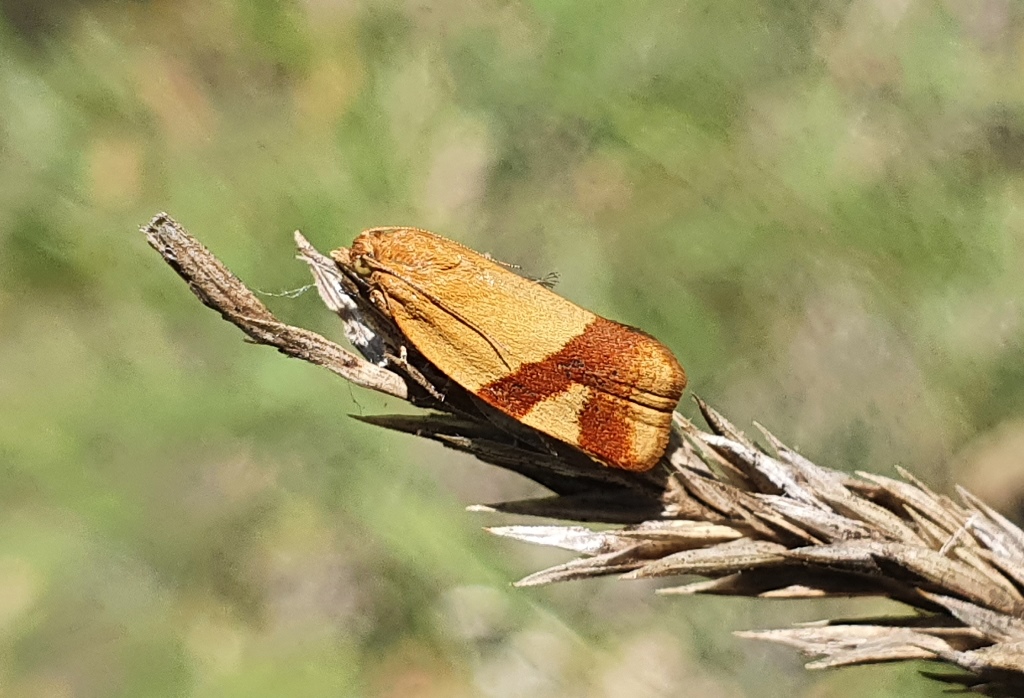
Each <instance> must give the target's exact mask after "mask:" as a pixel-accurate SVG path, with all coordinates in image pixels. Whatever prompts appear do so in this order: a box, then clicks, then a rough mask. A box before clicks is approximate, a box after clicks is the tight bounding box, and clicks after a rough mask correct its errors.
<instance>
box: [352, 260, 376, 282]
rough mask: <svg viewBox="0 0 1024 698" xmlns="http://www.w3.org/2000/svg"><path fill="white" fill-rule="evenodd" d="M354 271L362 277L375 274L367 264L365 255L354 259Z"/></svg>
mask: <svg viewBox="0 0 1024 698" xmlns="http://www.w3.org/2000/svg"><path fill="white" fill-rule="evenodd" d="M352 271H354V272H355V273H356V274H359V276H362V277H367V276H369V275H370V274H372V273H373V269H372V268H371V267H370V265H369V264H367V262H366V257H365V256H363V255H359V256H357V257H353V258H352Z"/></svg>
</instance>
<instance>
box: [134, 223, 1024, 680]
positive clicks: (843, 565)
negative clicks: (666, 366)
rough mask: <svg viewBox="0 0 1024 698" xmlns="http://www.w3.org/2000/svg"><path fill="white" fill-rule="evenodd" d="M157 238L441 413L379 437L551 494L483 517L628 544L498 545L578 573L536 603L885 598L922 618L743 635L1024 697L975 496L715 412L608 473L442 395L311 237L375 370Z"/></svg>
mask: <svg viewBox="0 0 1024 698" xmlns="http://www.w3.org/2000/svg"><path fill="white" fill-rule="evenodd" d="M143 232H144V233H145V234H146V236H147V238H148V240H149V242H150V244H151V245H152V246H153V247H154V249H156V250H157V251H158V252H159V253H160V254H161V255H162V256H163V258H164V260H165V261H166V262H167V263H168V264H170V265H171V267H173V268H174V270H175V271H176V272H177V273H178V274H179V275H180V276H181V277H182V278H183V279H185V281H186V282H187V283H188V285H189V288H190V289H191V290H192V291H193V293H195V294H196V295H197V296H198V297H199V299H200V300H201V301H202V302H203V303H204V304H206V305H207V306H209V307H211V308H213V309H214V310H217V311H218V312H219V313H220V314H221V315H222V316H223V317H224V318H225V319H226V320H228V321H229V322H231V323H233V324H235V325H236V326H238V327H239V328H240V329H241V330H242V331H243V332H245V333H246V334H247V335H248V336H249V337H250V338H251V339H252V340H253V341H254V342H256V343H259V344H267V345H269V346H273V347H275V348H276V349H278V350H279V351H281V352H282V353H284V354H287V355H289V356H293V357H296V358H299V359H302V360H304V361H309V362H311V363H314V364H317V365H319V366H324V367H326V368H328V369H329V370H331V371H333V372H334V373H337V374H338V375H340V376H342V377H343V378H345V379H347V380H349V381H351V382H353V383H355V384H357V385H361V386H363V387H366V388H370V389H372V390H377V391H380V392H383V393H386V394H388V395H393V396H397V397H401V398H403V399H405V400H408V401H409V402H410V403H412V404H414V405H416V406H418V407H422V408H424V409H426V410H429V411H428V412H426V413H424V414H420V415H394V416H377V417H361V418H360V419H362V420H363V421H365V422H369V423H371V424H376V425H379V426H382V427H386V428H388V429H392V430H396V431H402V432H406V433H409V434H414V435H416V436H419V437H422V438H428V439H433V440H435V441H439V442H441V443H443V444H444V445H446V446H448V447H449V448H453V449H456V450H459V451H464V452H466V453H470V454H473V455H474V456H476V457H477V458H479V459H480V460H483V461H485V462H487V463H491V464H493V465H496V466H498V467H501V468H506V469H508V470H512V471H515V472H517V473H520V474H522V475H524V476H526V477H528V478H530V479H532V480H534V481H536V482H538V483H540V484H541V485H544V486H545V487H546V488H548V489H549V490H550V491H551V493H552V494H551V496H549V497H544V498H539V499H530V500H525V501H515V502H504V503H501V504H492V505H489V506H487V507H482V506H481V507H474V509H487V510H494V511H502V512H508V513H513V514H521V515H531V516H544V517H550V518H556V519H563V520H569V521H575V522H592V523H601V524H618V525H619V527H618V528H615V529H612V530H608V529H607V527H606V526H604V527H602V528H601V529H599V530H595V529H591V528H588V527H585V526H580V525H565V526H552V525H544V526H531V525H517V526H504V527H500V528H493V529H491V531H492V533H494V534H496V535H499V536H503V537H506V538H513V539H517V540H520V541H524V542H527V543H533V544H539V545H547V546H553V547H558V548H563V549H565V550H568V551H570V552H572V553H573V554H575V555H577V556H578V557H577V558H575V559H573V560H571V561H570V562H567V563H565V564H562V565H558V566H556V567H552V568H550V569H547V570H543V571H540V572H537V573H534V574H532V575H530V576H528V577H526V578H525V579H522V580H520V581H519V582H518V584H519V585H521V586H530V585H540V584H550V583H553V582H563V581H569V580H576V579H584V578H588V577H599V576H606V575H619V576H621V577H623V578H628V579H637V578H644V577H684V576H692V575H697V576H700V577H703V578H704V579H703V580H701V581H696V582H689V583H684V584H681V585H678V586H671V587H667V588H664V589H661V593H663V594H676V595H678V594H718V595H733V596H748V597H761V598H773V599H779V598H786V599H801V598H821V597H840V596H881V597H887V598H890V599H894V600H896V601H899V602H901V603H903V604H905V605H906V606H907V607H908V613H907V614H906V615H903V616H898V617H885V618H876V619H858V620H856V621H844V620H826V621H822V622H819V623H814V624H810V625H800V626H796V627H792V628H786V629H778V630H766V631H758V632H746V633H741V636H743V637H750V638H756V639H761V640H771V641H774V642H779V643H784V644H788V645H792V646H794V647H796V648H798V649H799V650H801V651H802V652H804V653H806V654H808V655H811V656H814V657H817V658H818V659H816V660H815V661H812V662H810V663H809V664H808V665H807V666H808V668H816V669H817V668H826V667H838V666H848V665H855V664H875V663H880V662H892V661H903V660H911V659H925V660H932V661H937V662H942V663H945V664H948V665H952V666H954V667H958V668H959V669H961V670H962V671H959V672H955V673H941V674H940V673H933V672H928V673H927V675H928V676H930V677H932V678H935V679H938V680H941V681H944V682H948V683H950V684H956V685H959V686H962V687H966V688H968V689H970V690H973V691H974V692H977V693H981V694H984V695H991V696H1020V695H1024V594H1022V590H1024V532H1022V531H1021V529H1019V528H1018V527H1017V526H1015V525H1014V524H1013V523H1011V522H1010V521H1009V520H1007V519H1006V518H1005V517H1003V516H1001V515H1000V514H999V513H998V512H996V511H994V510H992V509H991V508H990V507H988V506H986V505H985V504H984V503H983V502H981V501H979V500H978V499H977V498H975V497H974V496H972V495H971V494H970V493H968V492H966V491H964V490H962V489H958V491H957V496H956V498H952V497H949V496H946V495H942V494H938V493H935V492H933V491H931V490H930V489H928V488H927V487H926V486H925V485H924V484H923V483H921V482H919V481H917V480H916V479H915V478H914V477H913V476H912V475H911V474H910V473H907V472H905V471H902V470H899V475H900V478H901V479H894V478H890V477H885V476H882V475H874V474H869V473H858V474H857V475H856V476H853V475H849V474H846V473H843V472H839V471H836V470H831V469H828V468H824V467H821V466H818V465H815V464H814V463H811V462H810V461H808V460H807V459H806V458H804V457H803V456H801V455H800V454H798V453H796V452H795V451H793V450H792V449H790V448H788V447H787V446H786V445H785V444H784V443H782V442H781V441H780V440H779V439H777V438H776V437H775V436H773V435H772V434H770V433H769V432H767V431H766V430H764V429H763V428H761V427H758V429H759V430H760V432H761V435H762V437H763V443H764V446H761V445H759V444H756V443H755V442H754V441H753V440H751V439H750V438H748V437H747V436H746V435H745V434H744V433H743V432H741V431H740V430H739V429H737V428H736V427H734V426H733V425H732V424H730V423H729V421H728V420H726V419H725V417H723V416H722V415H720V414H719V413H717V412H716V411H715V410H713V409H712V408H711V407H709V406H708V405H707V404H705V403H704V402H702V401H700V400H699V399H698V400H697V404H698V406H699V408H700V411H701V413H702V415H703V416H704V419H705V420H706V421H707V423H708V426H709V431H704V430H703V429H701V428H699V427H697V426H696V425H694V424H693V423H691V422H690V421H688V420H686V419H685V418H684V417H682V416H680V415H678V414H677V415H676V418H675V423H674V425H673V435H672V443H671V445H670V447H669V450H668V452H667V454H666V455H665V457H664V458H663V459H662V462H661V464H660V465H659V466H658V467H656V468H654V469H653V470H650V471H648V472H645V473H634V472H627V471H623V470H618V469H614V468H607V467H602V466H600V465H598V464H596V463H595V462H594V461H592V460H590V459H589V458H588V457H586V456H585V455H583V454H582V453H580V452H578V451H575V450H574V449H572V448H571V447H569V446H567V445H565V444H562V443H560V442H557V441H554V440H553V439H551V438H549V437H546V436H544V435H543V434H541V433H539V432H536V431H534V430H532V429H530V428H528V427H525V426H523V425H522V424H520V423H518V422H516V421H514V420H512V419H510V418H508V417H506V416H504V415H502V414H501V413H499V412H497V411H496V410H494V409H492V408H490V407H488V406H487V405H486V404H484V403H483V402H481V401H480V400H478V399H476V398H475V397H474V396H472V395H471V394H469V393H467V392H466V391H464V390H462V389H461V388H459V386H458V385H456V384H455V383H453V382H451V381H449V380H448V379H447V378H445V376H444V375H443V374H440V373H439V372H438V371H437V370H436V369H435V368H434V367H433V366H431V365H430V364H429V363H428V362H427V361H426V360H425V359H424V358H423V357H422V356H419V355H418V354H417V353H416V352H415V351H414V350H413V349H412V348H410V347H406V346H405V345H404V344H403V340H402V335H401V333H400V332H399V331H398V329H397V328H396V327H395V325H394V324H393V323H390V322H389V321H388V318H386V317H383V316H382V315H381V314H380V313H379V312H378V311H376V310H375V309H374V306H373V305H372V304H370V303H369V301H368V299H367V295H366V294H367V289H366V286H365V285H364V284H363V282H362V281H361V279H360V278H359V277H358V276H357V275H356V274H354V273H352V272H351V270H347V269H344V268H341V267H339V266H338V265H337V264H336V263H335V262H334V261H333V260H331V259H330V258H328V257H325V256H323V255H321V254H320V253H318V252H317V251H316V250H315V249H313V247H312V246H311V245H310V244H309V243H308V242H307V241H306V240H305V239H304V238H303V237H302V236H301V235H299V234H298V233H296V241H297V243H298V246H299V258H300V259H302V260H303V261H305V262H306V263H307V264H308V265H309V266H310V269H311V270H312V272H313V276H314V279H315V281H316V285H317V289H318V290H319V292H320V295H321V298H323V300H324V302H325V303H326V305H327V306H328V307H329V308H330V309H331V310H333V311H334V312H335V313H337V314H338V315H339V316H340V317H341V319H342V321H343V324H344V329H345V334H346V336H347V337H348V338H349V339H350V341H351V342H352V344H353V346H354V347H355V348H356V349H357V350H358V351H359V352H360V353H361V356H357V355H356V354H353V353H351V352H349V351H347V350H345V349H343V348H342V347H340V346H338V345H336V344H334V343H333V342H331V341H329V340H327V339H325V338H324V337H321V336H320V335H317V334H315V333H313V332H309V331H308V330H304V329H300V328H295V327H291V326H289V325H286V324H284V323H281V322H280V321H278V320H277V319H276V318H275V317H274V316H273V315H272V314H271V313H270V311H269V310H267V308H266V307H265V306H264V305H263V304H262V303H261V302H260V301H259V300H257V299H256V297H255V296H254V295H253V294H252V292H250V291H249V290H248V289H247V288H246V287H245V286H244V285H243V284H242V283H241V282H240V281H239V280H238V279H237V278H236V277H234V276H233V275H232V274H231V273H230V272H229V271H228V270H227V268H226V267H225V266H224V265H223V264H221V263H220V262H219V261H218V260H217V259H216V258H215V257H214V256H213V255H212V254H211V253H210V252H209V251H208V250H207V249H206V248H205V247H203V246H202V245H201V244H200V243H199V242H198V241H196V240H195V239H194V238H192V237H191V236H190V235H189V234H188V233H187V232H186V231H185V230H184V229H182V228H181V227H180V226H179V225H178V224H177V223H175V222H174V221H173V220H172V219H171V218H170V217H169V216H167V215H166V214H160V215H158V216H156V217H155V218H154V219H153V221H152V222H151V223H150V224H149V225H147V226H146V227H145V228H143Z"/></svg>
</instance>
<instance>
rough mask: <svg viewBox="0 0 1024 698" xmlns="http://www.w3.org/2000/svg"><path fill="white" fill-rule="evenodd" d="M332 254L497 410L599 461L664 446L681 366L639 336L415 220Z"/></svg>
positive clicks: (634, 465)
mask: <svg viewBox="0 0 1024 698" xmlns="http://www.w3.org/2000/svg"><path fill="white" fill-rule="evenodd" d="M332 256H334V258H335V259H336V260H338V262H339V263H341V264H347V265H349V266H350V268H352V269H354V270H355V271H356V272H357V273H360V274H362V275H363V276H364V278H365V279H366V280H367V282H368V284H369V286H370V288H371V289H372V290H373V291H375V292H377V293H379V294H380V295H381V296H382V297H383V298H384V300H385V303H386V307H387V312H389V313H390V314H391V317H392V318H393V319H394V322H395V324H396V325H397V326H398V328H399V330H401V332H402V334H403V335H404V336H405V338H406V339H408V341H409V342H410V343H411V344H412V345H413V346H414V347H415V348H416V349H417V350H418V351H419V352H420V353H421V354H422V355H423V356H424V357H425V358H426V359H427V360H428V361H430V362H431V363H432V364H434V366H436V367H437V368H438V369H439V370H440V371H441V372H442V373H444V374H446V375H448V376H449V377H450V378H451V379H452V380H454V381H455V382H456V383H458V384H459V385H461V386H462V387H464V388H465V389H467V390H469V391H470V392H472V393H474V394H475V395H476V396H477V397H479V398H480V399H482V400H484V401H485V402H487V403H488V404H490V405H492V406H493V407H495V408H497V409H498V410H500V411H502V412H504V413H505V414H507V415H509V416H510V417H513V418H515V419H518V420H519V421H521V422H523V423H524V424H526V425H528V426H531V427H533V428H535V429H537V430H539V431H541V432H543V433H545V434H548V435H549V436H552V437H554V438H556V439H558V440H560V441H564V442H566V443H568V444H570V445H573V446H575V447H577V448H579V449H580V450H582V451H584V452H585V453H587V454H588V455H590V456H592V457H594V458H596V459H597V460H599V461H601V462H602V463H605V464H607V465H611V466H615V467H619V468H625V469H628V470H647V469H649V468H651V467H653V466H654V465H655V464H656V463H657V462H658V460H659V459H660V458H661V456H662V455H663V454H664V451H665V448H666V447H667V444H668V436H669V430H670V428H671V421H672V411H673V410H674V408H675V405H676V403H678V401H679V398H680V397H681V396H682V392H683V388H684V387H685V385H686V375H685V373H684V372H683V369H682V367H681V366H680V365H679V363H678V362H677V361H676V359H675V357H674V356H673V355H672V353H671V352H670V351H669V350H668V349H667V348H665V347H664V345H662V344H660V343H659V342H658V341H657V340H655V339H654V338H652V337H650V336H649V335H647V334H645V333H643V332H641V331H639V330H636V329H634V328H631V327H627V326H626V325H621V324H619V323H616V322H612V321H611V320H606V319H604V318H601V317H599V316H596V315H594V314H593V313H591V312H589V311H587V310H584V309H583V308H580V307H579V306H577V305H575V304H573V303H571V302H570V301H568V300H566V299H564V298H562V297H561V296H558V295H557V294H555V293H553V292H551V291H550V290H548V289H547V288H545V287H543V286H542V285H540V284H538V283H536V282H534V281H531V280H529V279H525V278H523V277H521V276H519V275H518V274H516V273H515V272H513V271H510V270H509V269H507V268H505V267H503V266H501V265H499V264H497V263H496V262H494V261H493V260H491V259H489V258H488V257H486V256H484V255H481V254H479V253H477V252H474V251H472V250H470V249H469V248H467V247H464V246H462V245H460V244H458V243H456V242H452V241H450V240H446V239H445V238H442V237H440V236H437V235H434V234H433V233H429V232H427V231H424V230H418V229H415V228H377V229H373V230H369V231H366V232H365V233H363V234H362V235H360V236H359V237H358V238H356V240H355V242H354V243H353V245H352V249H351V250H344V249H342V250H338V251H336V253H335V254H333V255H332Z"/></svg>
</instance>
